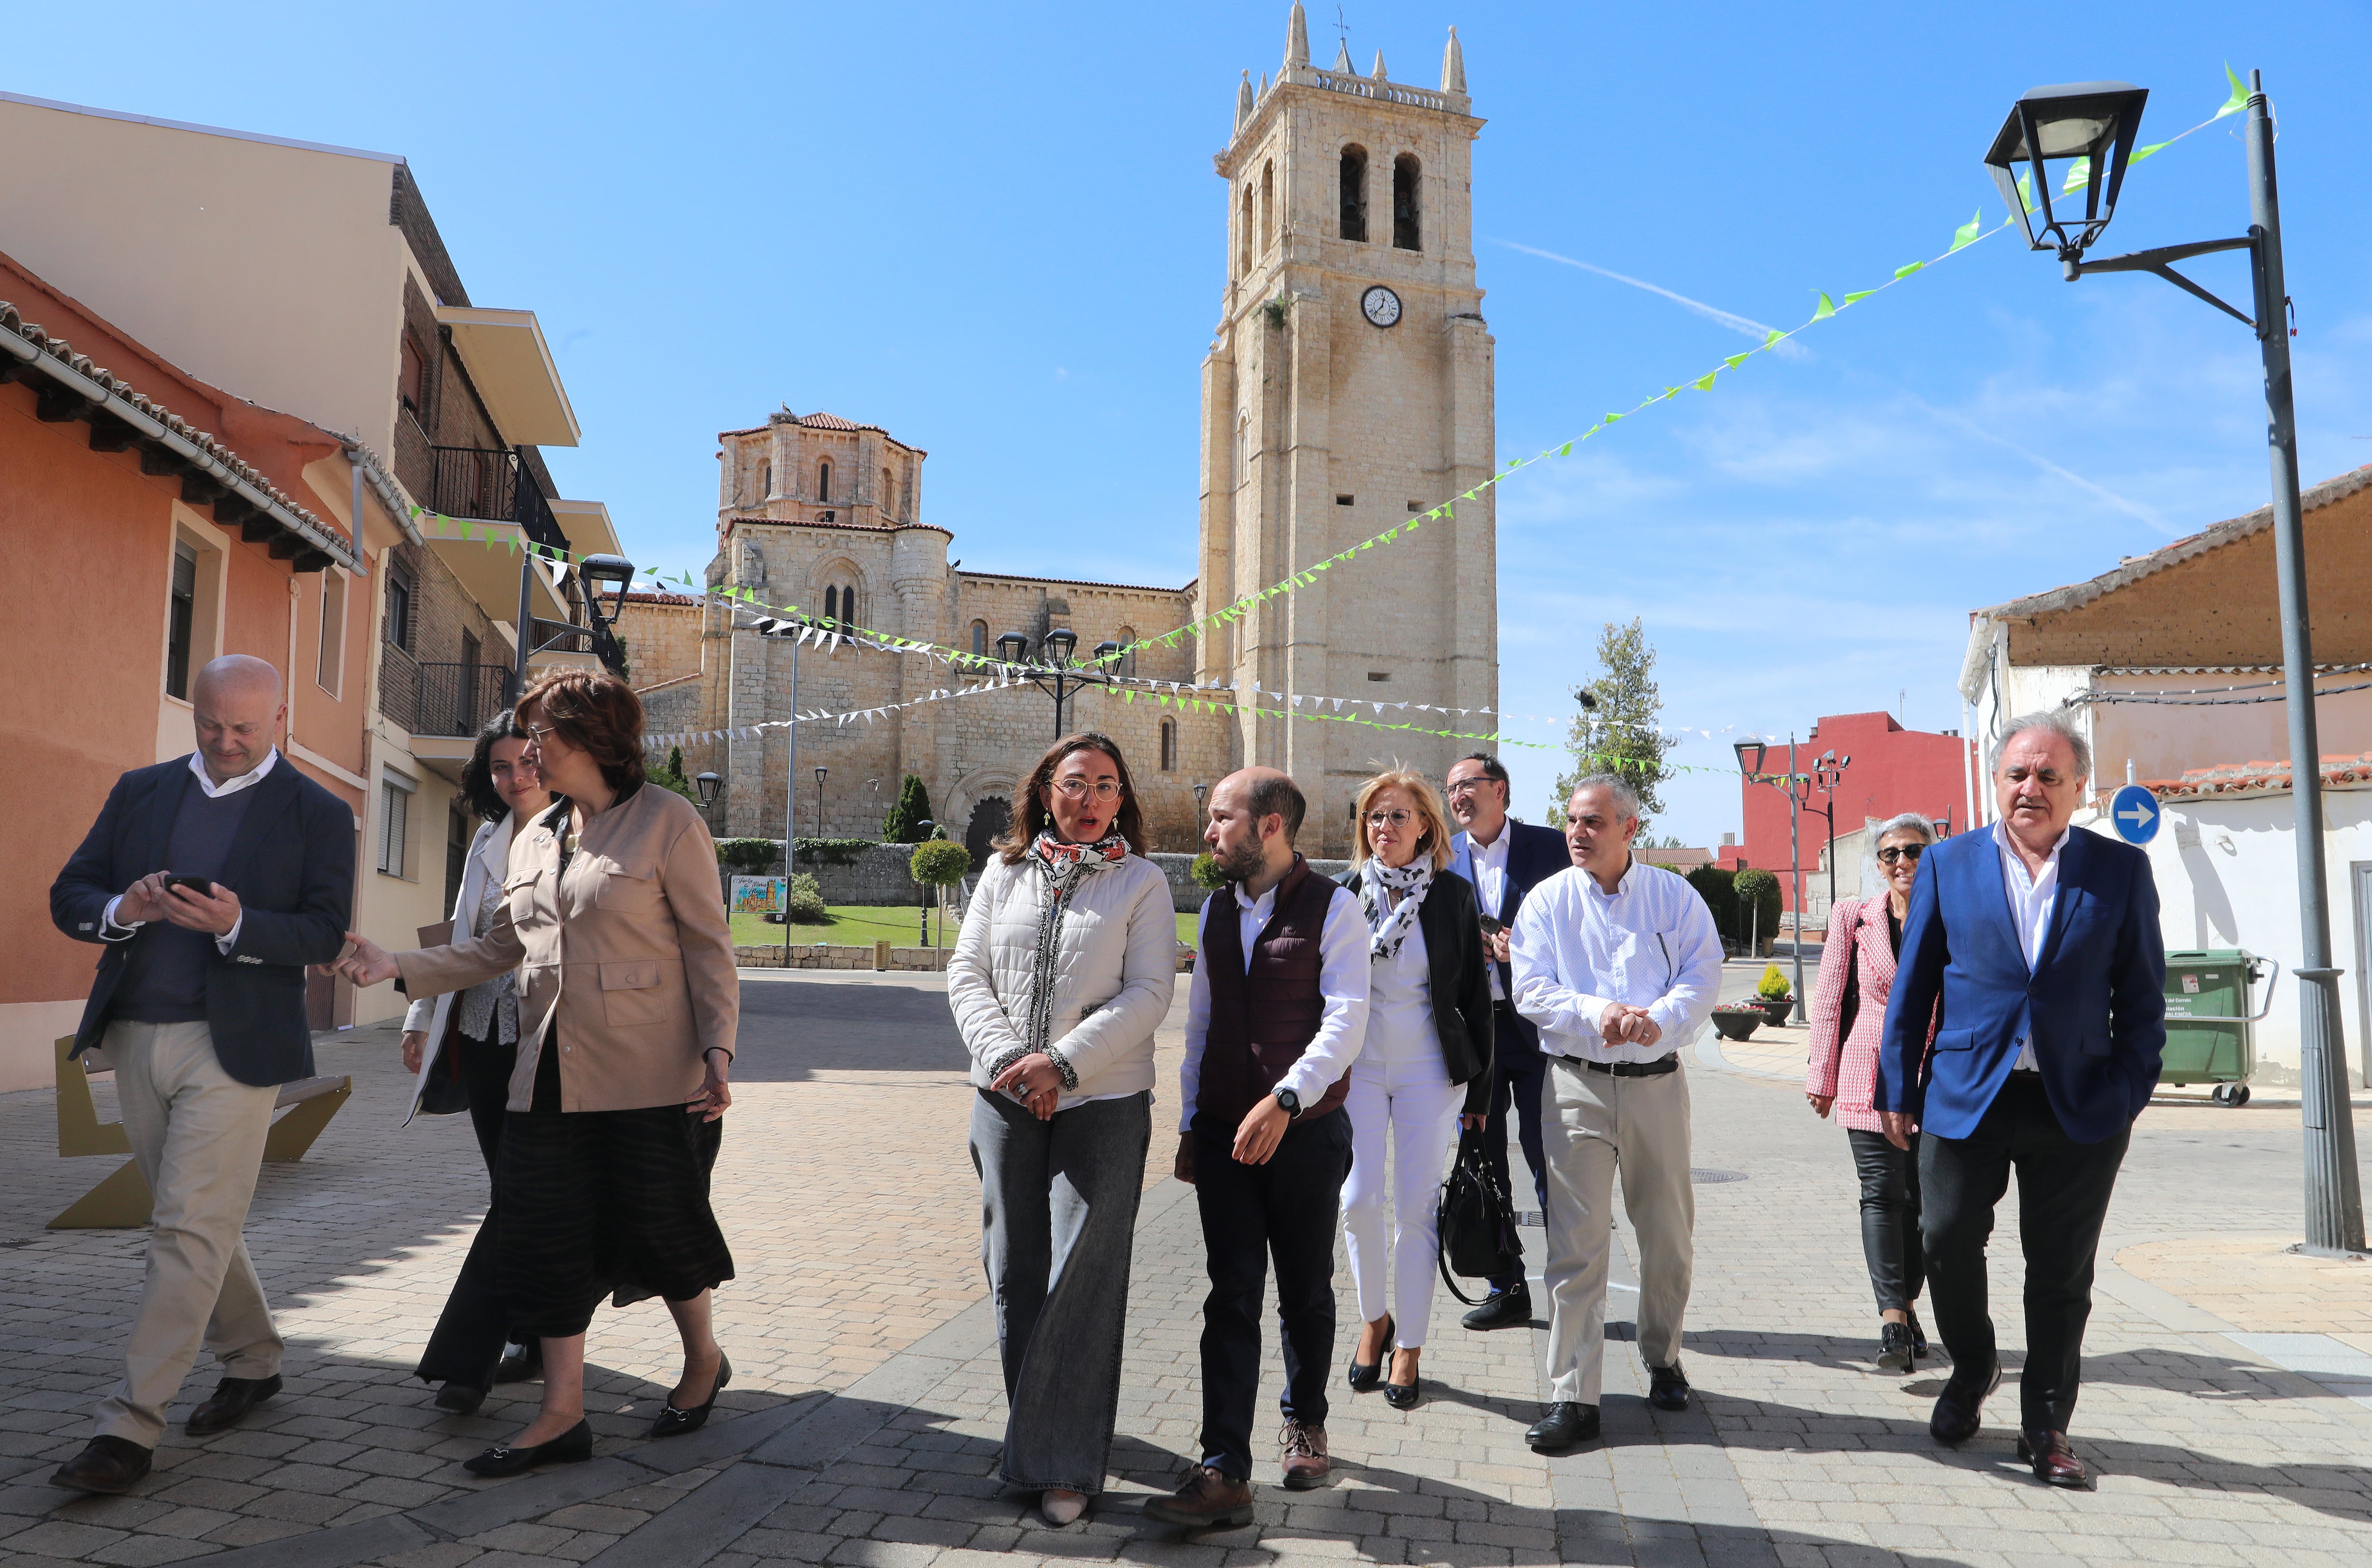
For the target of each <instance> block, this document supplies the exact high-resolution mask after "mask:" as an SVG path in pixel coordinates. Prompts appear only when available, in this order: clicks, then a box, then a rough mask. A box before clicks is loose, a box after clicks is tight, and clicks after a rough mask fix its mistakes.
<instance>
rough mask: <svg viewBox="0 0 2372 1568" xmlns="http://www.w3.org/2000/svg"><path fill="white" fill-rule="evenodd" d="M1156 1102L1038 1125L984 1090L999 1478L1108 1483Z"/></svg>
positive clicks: (1037, 1485) (1080, 1110)
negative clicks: (1001, 1429)
mask: <svg viewBox="0 0 2372 1568" xmlns="http://www.w3.org/2000/svg"><path fill="white" fill-rule="evenodd" d="M1152 1136H1153V1097H1152V1096H1151V1095H1150V1094H1134V1095H1130V1096H1128V1097H1127V1098H1123V1099H1098V1100H1089V1101H1087V1103H1086V1104H1084V1105H1076V1106H1073V1107H1072V1108H1071V1109H1068V1110H1058V1111H1056V1112H1055V1113H1054V1115H1053V1116H1052V1118H1051V1119H1049V1120H1047V1121H1039V1120H1038V1118H1037V1117H1035V1116H1033V1115H1031V1114H1030V1113H1029V1111H1028V1110H1027V1109H1024V1108H1022V1107H1021V1106H1020V1105H1018V1104H1017V1103H1015V1102H1014V1100H1013V1099H1012V1098H1010V1097H1008V1096H1006V1095H1000V1094H991V1093H989V1092H988V1091H987V1090H985V1089H983V1090H981V1091H980V1098H978V1100H977V1101H976V1102H974V1104H973V1106H972V1111H971V1163H972V1168H973V1169H974V1170H976V1171H978V1172H979V1173H980V1190H981V1205H982V1219H981V1235H980V1255H981V1261H982V1263H983V1265H984V1266H985V1267H986V1268H987V1270H988V1285H989V1290H990V1293H991V1295H993V1296H994V1298H995V1302H996V1342H997V1346H998V1348H999V1349H1000V1350H1001V1351H1002V1352H1003V1353H1004V1358H1005V1398H1006V1405H1007V1407H1008V1409H1009V1413H1008V1414H1007V1416H1006V1424H1005V1468H1004V1478H1005V1481H1006V1484H1007V1485H1010V1486H1020V1487H1028V1488H1031V1489H1033V1490H1036V1491H1041V1492H1042V1491H1047V1490H1050V1489H1053V1488H1060V1489H1062V1490H1063V1491H1065V1492H1083V1493H1087V1494H1088V1495H1089V1496H1094V1495H1096V1494H1097V1493H1100V1492H1102V1491H1103V1489H1104V1465H1105V1462H1106V1461H1107V1460H1108V1459H1109V1458H1110V1456H1111V1439H1112V1424H1113V1422H1114V1421H1115V1419H1116V1418H1117V1416H1118V1413H1119V1409H1120V1362H1121V1339H1122V1333H1123V1331H1124V1330H1126V1328H1127V1326H1128V1269H1129V1260H1130V1255H1131V1252H1132V1250H1133V1249H1134V1246H1135V1242H1136V1206H1137V1200H1138V1198H1139V1196H1140V1195H1141V1194H1142V1192H1143V1191H1144V1189H1145V1147H1146V1144H1148V1142H1149V1141H1150V1140H1151V1138H1152Z"/></svg>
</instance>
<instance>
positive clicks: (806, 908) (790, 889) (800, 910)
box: [783, 871, 831, 925]
mask: <svg viewBox="0 0 2372 1568" xmlns="http://www.w3.org/2000/svg"><path fill="white" fill-rule="evenodd" d="M783 918H784V919H785V921H787V922H789V923H791V924H793V925H823V924H826V923H829V922H830V921H831V912H830V911H829V910H827V909H825V908H824V905H823V892H822V890H821V889H819V888H818V887H817V886H816V879H815V878H814V877H810V876H808V874H807V873H806V872H804V871H802V872H800V873H798V874H797V875H796V876H795V877H790V878H789V879H788V881H787V883H786V884H785V887H784V889H783Z"/></svg>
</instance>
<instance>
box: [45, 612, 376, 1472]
mask: <svg viewBox="0 0 2372 1568" xmlns="http://www.w3.org/2000/svg"><path fill="white" fill-rule="evenodd" d="M190 705H191V708H192V717H193V719H194V722H195V726H196V730H197V742H198V747H197V749H196V750H195V751H193V752H192V753H191V754H190V755H189V756H188V757H186V758H181V759H178V760H176V761H170V762H159V763H157V764H156V765H155V766H154V767H148V768H136V769H134V770H133V771H132V772H128V773H125V774H124V775H123V776H122V778H120V779H118V780H116V783H115V788H114V789H113V790H112V791H110V793H109V795H108V797H107V804H106V806H105V807H102V808H101V809H100V811H99V820H98V822H97V823H95V824H94V825H93V826H92V828H91V830H90V832H89V834H88V836H87V837H86V838H85V839H84V840H83V842H82V846H81V847H80V848H79V849H77V850H76V851H75V854H74V857H73V858H72V859H71V860H69V861H67V862H66V865H65V868H64V870H62V871H61V872H59V873H58V877H57V880H56V882H55V883H53V884H52V886H51V889H50V916H51V919H52V921H54V922H55V923H56V924H57V927H58V929H59V930H60V931H63V932H64V933H65V934H66V935H68V936H71V937H73V938H75V939H76V941H81V942H95V943H99V944H100V945H102V946H103V947H105V948H106V951H105V952H104V953H103V954H102V955H101V956H100V958H99V971H98V974H97V975H96V977H95V978H94V979H93V981H92V983H91V990H90V1000H89V1001H88V1003H87V1004H86V1005H85V1007H84V1010H83V1018H82V1025H81V1028H79V1029H77V1030H76V1037H75V1046H74V1051H73V1054H74V1055H75V1056H76V1057H78V1058H84V1059H85V1060H86V1061H87V1064H88V1065H89V1066H90V1067H92V1068H93V1069H95V1070H102V1071H103V1070H106V1069H110V1068H111V1069H113V1070H114V1073H115V1077H116V1090H117V1096H118V1098H119V1100H120V1101H121V1103H122V1111H123V1128H124V1132H125V1133H126V1135H127V1136H128V1137H129V1138H130V1139H131V1143H132V1154H133V1157H134V1159H135V1160H136V1161H137V1162H138V1163H139V1166H140V1174H141V1175H142V1176H144V1177H145V1178H146V1179H147V1181H148V1190H149V1191H150V1192H151V1193H152V1194H153V1195H154V1197H155V1200H156V1203H155V1209H154V1213H155V1217H156V1228H155V1231H154V1233H153V1234H152V1235H151V1236H150V1237H149V1242H148V1263H147V1272H146V1277H145V1284H144V1287H143V1289H142V1291H141V1296H140V1305H139V1307H138V1308H137V1309H136V1311H135V1312H134V1318H133V1322H132V1332H131V1337H130V1340H129V1342H128V1343H127V1344H126V1345H125V1347H124V1376H123V1381H122V1383H120V1384H118V1385H117V1386H116V1388H114V1390H113V1391H112V1392H110V1394H109V1395H108V1396H107V1398H106V1399H105V1400H102V1401H100V1404H99V1423H98V1425H99V1429H98V1434H97V1435H96V1436H95V1437H93V1439H92V1440H91V1443H90V1445H89V1446H87V1448H85V1449H84V1450H83V1451H82V1453H81V1454H79V1455H77V1456H76V1458H73V1459H71V1460H69V1461H68V1462H67V1463H66V1464H65V1465H64V1467H62V1468H61V1469H59V1470H58V1471H57V1473H56V1474H55V1475H54V1476H52V1478H51V1479H52V1483H53V1484H55V1485H58V1486H65V1487H72V1488H75V1489H76V1490H79V1491H83V1492H99V1493H116V1492H126V1491H129V1490H130V1489H131V1488H132V1487H133V1486H134V1484H135V1483H137V1482H138V1481H139V1480H140V1479H141V1477H143V1476H145V1474H147V1473H148V1468H149V1462H150V1458H151V1456H152V1455H153V1453H154V1451H155V1449H156V1446H157V1439H158V1438H159V1437H161V1436H162V1435H163V1434H164V1429H165V1407H166V1406H167V1405H168V1404H169V1403H170V1402H171V1401H172V1400H173V1397H174V1396H175V1395H176V1394H177V1393H178V1392H180V1387H181V1381H182V1379H183V1378H185V1377H187V1376H189V1372H190V1366H191V1363H192V1360H193V1359H194V1358H195V1356H196V1354H197V1350H198V1345H199V1342H200V1341H201V1340H202V1339H203V1342H204V1344H205V1347H206V1348H207V1349H208V1350H210V1351H212V1352H214V1353H215V1357H216V1358H217V1359H218V1360H219V1361H220V1362H221V1363H222V1367H223V1374H224V1376H223V1378H222V1381H221V1383H220V1385H219V1386H218V1387H217V1388H215V1391H214V1394H213V1395H212V1397H210V1398H209V1399H207V1400H204V1401H203V1403H201V1404H200V1405H199V1406H198V1407H197V1409H195V1410H194V1411H191V1412H190V1417H189V1426H188V1430H189V1432H190V1434H191V1435H192V1436H199V1437H203V1436H205V1435H207V1434H211V1433H215V1432H221V1431H224V1430H226V1429H227V1428H229V1427H231V1426H234V1425H236V1424H237V1423H238V1422H239V1420H240V1419H241V1418H242V1417H244V1416H245V1415H246V1414H247V1413H248V1411H250V1410H252V1409H254V1407H255V1406H257V1405H259V1404H261V1403H262V1402H263V1401H264V1400H268V1399H270V1398H271V1397H272V1396H273V1394H276V1393H278V1392H279V1391H280V1356H281V1350H282V1343H281V1339H280V1334H279V1331H278V1330H276V1329H275V1328H274V1327H273V1321H272V1309H271V1307H269V1306H268V1305H266V1303H265V1301H264V1298H263V1286H262V1283H261V1282H260V1281H259V1280H258V1279H257V1278H256V1273H255V1265H254V1263H253V1262H252V1261H250V1259H249V1258H248V1254H247V1244H246V1242H245V1241H244V1240H243V1239H242V1238H241V1236H240V1230H241V1227H242V1226H243V1225H245V1223H246V1220H247V1207H248V1202H249V1201H250V1199H251V1198H252V1197H253V1196H254V1193H255V1178H256V1169H257V1167H258V1166H259V1165H260V1164H261V1162H262V1158H263V1141H264V1135H265V1133H266V1132H269V1131H270V1129H271V1126H272V1111H273V1104H274V1102H275V1101H276V1100H277V1098H278V1090H279V1086H281V1085H283V1084H285V1083H290V1082H292V1081H294V1080H296V1079H298V1078H303V1077H307V1076H309V1075H310V1074H312V1071H313V1045H312V1032H311V1029H310V1028H308V1024H307V1020H306V1016H305V966H306V965H308V964H315V963H327V962H329V961H330V960H331V959H332V958H336V957H337V956H338V954H339V952H340V950H341V949H342V948H343V947H344V944H345V929H346V924H347V918H348V915H349V913H350V912H351V910H352V906H353V902H354V882H355V829H354V813H353V811H352V810H351V809H350V808H349V807H347V806H346V805H345V803H344V802H343V801H341V800H339V799H338V797H337V796H333V795H331V793H330V792H329V791H328V790H326V789H324V788H322V787H321V786H320V784H315V783H314V782H313V781H312V780H310V779H308V778H306V777H305V776H304V775H303V774H301V773H299V772H297V770H296V769H295V768H293V767H291V766H289V765H287V764H286V763H285V762H284V761H282V759H281V756H280V752H279V750H278V749H277V748H276V747H275V746H274V745H273V736H274V735H275V734H276V733H278V731H279V729H280V726H281V725H282V723H283V721H284V720H285V718H286V716H287V708H286V706H285V703H283V702H282V701H281V687H280V674H279V671H277V670H275V669H274V668H273V667H272V666H271V665H269V664H267V663H266V662H264V661H263V660H262V659H260V658H251V657H249V656H246V655H243V654H233V655H229V656H226V657H223V658H218V659H215V661H214V662H213V663H211V664H209V665H207V666H206V667H205V668H203V669H202V670H200V671H199V672H198V677H197V679H196V680H195V681H194V682H193V683H192V687H191V690H190Z"/></svg>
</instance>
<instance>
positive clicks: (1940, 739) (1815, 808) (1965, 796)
mask: <svg viewBox="0 0 2372 1568" xmlns="http://www.w3.org/2000/svg"><path fill="white" fill-rule="evenodd" d="M1830 751H1834V752H1835V753H1836V754H1837V755H1838V756H1839V757H1845V758H1850V759H1852V761H1851V763H1850V764H1849V765H1848V766H1847V767H1846V768H1845V770H1844V778H1843V782H1842V783H1841V784H1838V786H1837V789H1836V793H1835V795H1834V796H1823V795H1819V794H1815V795H1813V796H1811V797H1810V800H1809V802H1808V807H1807V809H1806V810H1805V812H1804V815H1803V822H1802V828H1801V831H1802V834H1803V838H1802V852H1803V870H1804V883H1805V892H1806V902H1807V904H1808V905H1810V906H1812V907H1814V908H1815V909H1817V908H1818V907H1819V905H1818V903H1817V901H1816V899H1815V894H1816V893H1817V892H1818V889H1814V888H1813V886H1812V883H1813V880H1814V877H1815V875H1816V873H1817V872H1818V868H1819V867H1820V864H1821V862H1820V851H1821V848H1822V847H1823V846H1824V845H1825V844H1826V843H1827V842H1828V834H1829V819H1828V818H1827V817H1825V816H1823V815H1821V808H1824V807H1828V806H1830V805H1831V804H1832V803H1833V804H1834V806H1835V807H1836V824H1837V826H1836V830H1837V836H1838V837H1840V838H1843V837H1844V836H1845V835H1846V834H1849V833H1854V832H1856V831H1858V830H1860V829H1861V827H1862V824H1863V823H1864V821H1865V820H1866V819H1870V818H1877V819H1879V820H1881V821H1883V820H1884V819H1887V818H1889V817H1894V816H1899V815H1900V814H1901V813H1902V812H1905V811H1916V812H1918V813H1920V814H1921V815H1922V816H1924V817H1927V818H1929V819H1933V820H1934V821H1936V822H1937V823H1939V824H1941V827H1940V829H1939V831H1941V832H1943V833H1945V834H1947V835H1949V834H1952V833H1957V832H1959V831H1961V830H1963V829H1965V828H1966V827H1967V826H1968V822H1969V772H1968V769H1969V758H1970V743H1969V742H1968V741H1965V740H1963V739H1961V738H1959V736H1958V735H1955V734H1952V733H1950V732H1946V733H1944V734H1941V735H1936V734H1930V733H1928V732H1926V731H1924V730H1916V729H1905V728H1903V727H1902V726H1901V725H1899V724H1897V723H1895V722H1894V715H1893V714H1889V713H1886V712H1883V711H1880V712H1878V713H1873V714H1829V715H1828V716H1826V717H1824V718H1822V719H1821V720H1820V722H1819V723H1818V724H1816V725H1814V726H1812V733H1811V735H1810V736H1809V737H1808V738H1805V739H1803V740H1800V741H1798V742H1796V770H1795V771H1796V772H1798V773H1809V772H1812V771H1813V768H1812V763H1813V761H1814V760H1815V759H1817V758H1819V757H1820V756H1822V755H1824V754H1826V753H1827V752H1830ZM1787 771H1788V769H1787V745H1786V742H1785V741H1778V742H1774V743H1773V745H1772V747H1771V749H1770V751H1769V752H1768V753H1767V754H1765V756H1764V757H1763V760H1762V772H1765V773H1767V774H1773V775H1776V776H1780V777H1785V774H1786V772H1787ZM1738 788H1739V792H1740V798H1741V803H1742V806H1743V807H1744V812H1745V822H1746V830H1745V832H1744V833H1743V834H1741V835H1740V837H1741V838H1742V839H1743V840H1744V842H1743V844H1742V845H1741V846H1740V849H1741V850H1742V852H1743V860H1744V864H1746V865H1759V866H1762V868H1764V869H1765V870H1768V871H1774V872H1776V873H1778V876H1779V890H1780V897H1781V899H1782V900H1785V904H1784V907H1785V908H1790V909H1792V908H1794V907H1795V905H1794V898H1795V893H1794V889H1793V886H1792V883H1793V878H1792V877H1790V875H1789V873H1790V871H1791V870H1792V868H1793V867H1792V865H1791V863H1790V861H1789V859H1788V854H1787V811H1788V799H1787V796H1785V794H1783V793H1781V791H1779V790H1778V789H1775V788H1773V786H1771V785H1769V784H1748V783H1745V782H1743V781H1741V782H1740V784H1739V786H1738ZM1723 864H1725V865H1728V864H1731V862H1730V860H1729V859H1728V857H1727V854H1725V856H1724V859H1723ZM1848 864H1850V863H1848Z"/></svg>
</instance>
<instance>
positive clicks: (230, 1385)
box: [184, 1372, 280, 1437]
mask: <svg viewBox="0 0 2372 1568" xmlns="http://www.w3.org/2000/svg"><path fill="white" fill-rule="evenodd" d="M278 1392H280V1374H278V1373H277V1372H275V1373H273V1375H272V1376H269V1377H226V1378H224V1379H223V1380H222V1381H221V1382H219V1383H217V1384H215V1391H214V1392H213V1393H212V1394H209V1395H208V1396H207V1397H206V1401H205V1403H203V1404H202V1405H200V1406H199V1407H198V1408H197V1409H195V1410H193V1411H191V1412H190V1423H189V1425H188V1426H187V1427H186V1428H184V1430H185V1431H187V1432H188V1433H189V1434H190V1435H191V1436H192V1437H211V1436H213V1435H214V1434H215V1433H217V1432H228V1431H229V1430H230V1429H231V1428H232V1427H234V1426H237V1425H238V1423H240V1422H242V1421H245V1420H246V1419H247V1412H248V1411H251V1410H253V1409H254V1408H255V1407H256V1406H258V1405H260V1404H262V1402H263V1401H264V1400H268V1399H270V1398H272V1396H273V1395H274V1394H276V1393H278Z"/></svg>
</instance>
